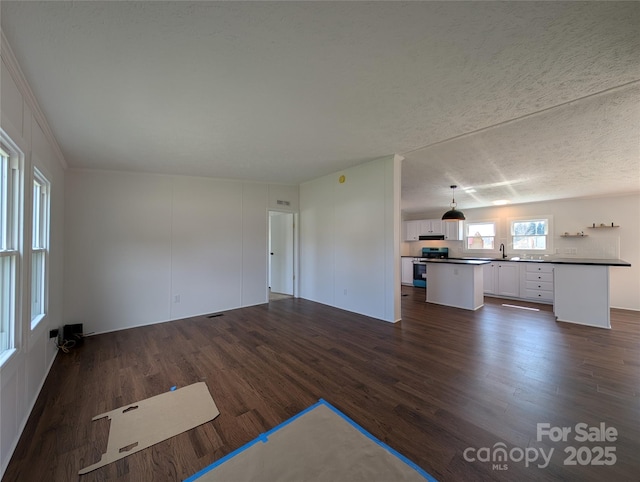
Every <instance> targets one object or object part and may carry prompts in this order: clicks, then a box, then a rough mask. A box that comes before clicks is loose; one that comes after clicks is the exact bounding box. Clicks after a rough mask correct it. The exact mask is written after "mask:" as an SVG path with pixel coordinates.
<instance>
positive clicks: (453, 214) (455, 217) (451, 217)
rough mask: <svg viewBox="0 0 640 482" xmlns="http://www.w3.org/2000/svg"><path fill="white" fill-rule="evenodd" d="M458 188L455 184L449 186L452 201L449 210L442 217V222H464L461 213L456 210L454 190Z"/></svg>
mask: <svg viewBox="0 0 640 482" xmlns="http://www.w3.org/2000/svg"><path fill="white" fill-rule="evenodd" d="M457 187H458V186H456V185H455V184H454V185H453V186H451V192H452V199H451V209H450V210H449V211H447V212H446V213H444V214H443V215H442V220H443V221H464V220H465V217H464V214H462V211H458V210H457V209H456V206H457V205H456V198H455V189H456V188H457Z"/></svg>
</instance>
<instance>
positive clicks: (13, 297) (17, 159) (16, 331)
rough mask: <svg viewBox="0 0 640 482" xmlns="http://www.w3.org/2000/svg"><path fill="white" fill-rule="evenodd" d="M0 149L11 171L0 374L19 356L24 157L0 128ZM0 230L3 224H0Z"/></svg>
mask: <svg viewBox="0 0 640 482" xmlns="http://www.w3.org/2000/svg"><path fill="white" fill-rule="evenodd" d="M0 148H1V149H2V152H3V154H5V155H6V156H5V157H7V158H9V163H10V168H11V169H13V170H15V172H14V173H12V174H13V180H12V183H11V189H9V190H8V191H9V195H10V199H11V206H10V209H9V210H8V212H7V213H5V215H6V216H10V217H11V221H10V225H11V226H12V229H11V233H7V232H6V230H5V233H4V234H7V236H6V238H4V239H5V240H7V239H8V242H7V244H6V245H5V246H0V256H3V257H12V258H13V266H12V271H13V281H14V282H13V284H12V287H11V288H12V289H11V293H10V303H11V306H10V309H9V311H10V319H11V322H10V323H11V324H10V327H9V328H10V332H9V334H8V336H9V340H10V341H9V348H8V349H6V350H4V351H2V352H0V369H2V370H4V369H6V368H7V366H8V365H9V364H8V363H7V362H9V360H11V359H12V358H13V356H14V355H15V354H16V353H18V352H19V350H20V346H21V343H22V322H21V320H22V291H23V287H22V252H23V251H22V250H23V239H24V236H23V235H24V226H23V213H24V196H23V192H24V153H23V151H22V150H21V149H20V148H19V147H18V145H17V144H15V143H14V142H13V141H12V140H11V138H10V137H9V136H8V135H7V134H6V132H5V131H4V129H2V128H0ZM2 225H3V228H2V229H4V225H5V223H4V222H3V223H2Z"/></svg>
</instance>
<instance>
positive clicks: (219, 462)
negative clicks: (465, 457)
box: [184, 398, 438, 482]
mask: <svg viewBox="0 0 640 482" xmlns="http://www.w3.org/2000/svg"><path fill="white" fill-rule="evenodd" d="M320 405H324V406H325V407H327V408H328V409H330V410H331V411H332V412H334V413H335V414H336V415H338V416H339V417H341V418H342V419H343V420H344V421H346V422H347V423H348V424H349V425H351V426H352V427H353V428H355V429H356V430H357V431H358V432H360V433H361V434H362V435H364V436H365V437H367V438H368V439H369V440H371V441H373V442H374V443H376V444H377V445H379V446H380V447H382V448H383V449H385V450H386V451H387V452H389V453H390V454H391V455H394V456H395V457H397V458H399V459H400V460H402V461H403V462H404V463H405V464H407V465H408V466H409V467H411V468H412V469H413V470H415V471H416V472H418V474H420V475H421V476H422V477H424V478H425V479H426V480H428V481H429V482H438V481H437V480H436V479H435V478H434V477H433V476H432V475H430V474H429V473H427V472H426V471H425V470H423V469H422V468H421V467H419V466H418V465H416V464H415V463H413V462H412V461H411V460H409V459H408V458H406V457H405V456H404V455H402V454H400V453H399V452H397V451H396V450H394V449H392V448H391V447H389V446H388V445H387V444H386V443H384V442H382V441H381V440H379V439H377V438H376V437H374V436H373V435H371V434H370V433H369V432H367V431H366V430H365V429H364V428H362V427H361V426H360V425H358V424H357V423H356V422H354V421H353V420H351V419H350V418H349V417H347V416H346V415H345V414H344V413H342V412H341V411H340V410H338V409H337V408H336V407H334V406H333V405H331V404H330V403H329V402H327V401H325V400H323V399H322V398H321V399H320V400H318V402H316V403H314V404H313V405H311V406H310V407H308V408H305V409H304V410H303V411H302V412H300V413H298V414H297V415H294V416H293V417H291V418H289V419H287V420H285V421H284V422H282V423H281V424H279V425H276V426H275V427H273V428H272V429H271V430H269V431H268V432H265V433H262V434H260V435H258V437H256V438H255V439H254V440H252V441H251V442H248V443H246V444H245V445H243V446H242V447H240V448H238V449H236V450H234V451H233V452H231V453H230V454H227V455H225V456H224V457H222V458H221V459H220V460H217V461H215V462H214V463H212V464H211V465H209V466H207V467H205V468H204V469H202V470H200V471H199V472H196V473H195V474H193V475H192V476H191V477H189V478H188V479H185V480H184V482H194V481H195V480H197V479H198V478H199V477H200V476H202V475H204V474H206V473H207V472H209V471H211V470H213V469H215V468H216V467H218V466H219V465H222V464H223V463H225V462H226V461H227V460H229V459H231V458H233V457H235V456H236V455H238V454H239V453H242V452H244V451H245V450H247V449H248V448H250V447H252V446H254V445H255V444H257V443H258V442H262V443H267V442H268V438H269V435H272V434H273V433H275V432H277V431H278V430H280V429H281V428H283V427H286V426H287V425H289V424H290V423H291V422H294V421H295V420H297V419H298V418H300V417H302V416H303V415H304V414H305V413H307V412H310V411H311V410H313V409H314V408H317V407H319V406H320Z"/></svg>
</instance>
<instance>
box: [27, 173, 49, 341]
mask: <svg viewBox="0 0 640 482" xmlns="http://www.w3.org/2000/svg"><path fill="white" fill-rule="evenodd" d="M36 183H38V184H39V185H40V186H41V192H40V196H39V197H40V199H39V200H38V201H37V200H36V199H35V184H36ZM31 189H32V193H31V199H33V205H32V206H31V212H32V220H31V221H32V239H31V245H32V247H31V272H30V277H29V279H30V285H29V286H30V292H31V296H32V297H33V291H34V290H33V283H34V278H33V259H34V256H33V255H34V254H35V253H43V254H44V260H43V271H44V272H43V273H42V279H41V289H40V290H39V292H40V306H41V309H40V312H39V313H36V314H35V315H34V313H33V299H31V309H30V318H31V331H34V330H35V329H36V328H37V327H38V325H39V324H40V322H41V321H42V320H44V319H45V318H46V316H47V313H48V301H49V242H50V241H49V231H50V223H49V220H50V216H51V213H50V210H51V182H50V181H49V179H48V178H47V176H45V175H44V174H43V172H42V170H41V169H38V168H37V167H34V168H33V182H32V183H31ZM36 202H39V205H38V210H37V216H36ZM36 217H37V219H36ZM36 223H37V225H36Z"/></svg>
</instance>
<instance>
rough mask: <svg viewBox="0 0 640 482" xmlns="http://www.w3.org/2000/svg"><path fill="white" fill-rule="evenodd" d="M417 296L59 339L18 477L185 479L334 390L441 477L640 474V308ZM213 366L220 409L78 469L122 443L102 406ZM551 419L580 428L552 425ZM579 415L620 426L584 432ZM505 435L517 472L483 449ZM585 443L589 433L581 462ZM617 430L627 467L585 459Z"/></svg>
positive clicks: (619, 461) (295, 304)
mask: <svg viewBox="0 0 640 482" xmlns="http://www.w3.org/2000/svg"><path fill="white" fill-rule="evenodd" d="M403 294H404V295H405V296H403V298H402V300H403V306H402V317H403V319H402V321H401V322H399V323H397V324H389V323H385V322H381V321H376V320H372V319H370V318H366V317H364V316H360V315H355V314H353V313H348V312H344V311H340V310H337V309H333V308H330V307H327V306H325V305H321V304H317V303H313V302H309V301H305V300H300V299H284V300H279V301H274V302H272V303H270V304H266V305H260V306H255V307H250V308H244V309H238V310H233V311H228V312H225V313H224V316H220V317H214V318H207V317H204V316H203V317H196V318H190V319H187V320H181V321H174V322H169V323H161V324H156V325H153V326H148V327H143V328H135V329H130V330H125V331H120V332H116V333H109V334H104V335H97V336H93V337H90V338H87V339H86V341H85V344H84V346H82V347H80V348H78V349H77V350H75V351H73V352H72V353H69V354H64V353H59V354H58V356H57V359H56V360H55V362H54V365H53V367H52V369H51V372H50V374H49V377H48V378H47V380H46V382H45V385H44V388H43V389H42V392H41V394H40V396H39V398H38V400H37V402H36V405H35V407H34V409H33V412H32V414H31V417H30V418H29V421H28V423H27V426H26V428H25V431H24V433H23V435H22V438H21V439H20V442H19V444H18V446H17V448H16V451H15V453H14V455H13V458H12V460H11V462H10V464H9V467H8V468H7V471H6V473H5V476H4V478H3V480H6V481H20V482H24V481H27V482H29V481H74V480H80V481H82V482H84V481H87V482H88V481H104V480H117V481H132V482H139V481H175V480H181V479H184V478H186V477H188V476H190V475H192V474H193V473H195V472H197V471H198V470H200V469H202V468H203V467H205V466H207V465H209V464H210V463H212V462H213V461H215V460H217V459H219V458H221V457H222V456H224V455H225V454H227V453H229V452H231V451H233V450H235V449H237V448H238V447H240V446H241V445H243V444H245V443H246V442H248V441H250V440H252V439H254V438H255V437H256V436H258V435H259V434H261V433H263V432H265V431H267V430H269V429H271V428H273V427H274V426H276V425H278V424H279V423H281V422H283V421H284V420H286V419H288V418H289V417H291V416H293V415H295V414H296V413H298V412H300V411H301V410H303V409H304V408H306V407H308V406H309V405H311V404H313V403H314V402H316V401H317V400H318V399H319V398H324V399H325V400H327V401H328V402H329V403H331V404H333V405H334V406H336V407H337V408H338V409H340V410H341V411H343V412H344V413H345V414H347V415H348V416H349V417H351V418H352V419H353V420H355V421H356V422H357V423H358V424H360V425H361V426H363V427H364V428H365V429H366V430H368V431H369V432H371V433H372V434H373V435H374V436H376V437H378V438H379V439H381V440H382V441H384V442H386V443H387V444H388V445H390V446H391V447H393V448H394V449H396V450H397V451H398V452H400V453H401V454H403V455H405V456H406V457H408V458H409V459H411V460H412V461H414V462H415V463H416V464H418V465H419V466H420V467H422V468H423V469H424V470H426V471H427V472H429V473H430V474H431V475H433V476H434V477H436V478H437V479H439V480H440V481H476V480H504V481H515V480H518V481H523V480H575V481H591V480H593V481H596V480H597V481H602V480H610V481H631V480H636V481H637V480H640V455H639V454H640V314H639V313H637V312H629V311H622V310H613V311H612V326H613V329H611V330H602V329H597V328H589V327H582V326H578V325H571V324H565V323H557V322H556V321H555V319H554V317H553V314H552V311H551V307H550V306H547V305H535V304H526V303H514V304H519V305H525V306H529V307H535V308H539V310H540V311H531V310H523V309H518V308H511V307H505V306H502V303H513V302H510V301H506V300H500V299H492V298H487V299H486V305H485V306H484V307H483V308H482V309H480V310H478V311H476V312H469V311H465V310H459V309H453V308H446V307H440V306H436V305H431V304H427V303H425V302H424V301H423V300H424V289H422V290H421V289H418V288H412V287H403ZM198 381H206V382H207V384H208V386H209V389H210V391H211V393H212V395H213V398H214V400H215V402H216V404H217V406H218V408H219V409H220V416H218V418H216V419H215V420H213V421H212V422H209V423H207V424H204V425H202V426H200V427H197V428H195V429H193V430H190V431H188V432H185V433H182V434H180V435H178V436H176V437H174V438H171V439H169V440H167V441H165V442H162V443H159V444H157V445H155V446H153V447H151V448H148V449H146V450H143V451H141V452H139V453H136V454H133V455H130V456H128V457H126V458H124V459H122V460H120V461H117V462H115V463H112V464H110V465H108V466H106V467H103V468H101V469H98V470H96V471H94V472H91V473H89V474H87V475H84V476H78V475H77V473H78V470H79V469H81V468H82V467H85V466H87V465H89V464H91V463H94V462H96V461H97V460H99V458H100V455H101V454H102V452H104V450H105V449H106V443H107V437H108V429H109V427H108V425H109V423H108V422H107V421H106V419H104V420H99V421H96V422H92V421H91V418H92V417H93V416H94V415H97V414H100V413H103V412H106V411H108V410H111V409H114V408H117V407H119V406H122V405H125V404H128V403H131V402H134V401H137V400H141V399H144V398H148V397H151V396H154V395H158V394H160V393H163V392H166V391H168V390H169V389H170V387H172V386H174V385H177V386H185V385H188V384H191V383H195V382H198ZM167 416H171V414H167ZM538 423H549V424H550V426H557V427H571V428H572V432H571V433H570V434H569V439H568V441H567V442H553V441H551V440H549V439H548V438H547V437H545V438H544V439H543V440H537V439H538V436H537V424H538ZM578 423H585V424H587V425H588V426H590V427H600V424H601V423H604V424H606V426H607V427H613V428H615V429H616V430H617V433H618V435H617V437H616V440H615V441H608V442H607V441H604V442H576V441H575V440H574V437H575V435H576V433H575V426H576V424H578ZM500 443H502V444H504V446H505V447H506V450H507V451H508V452H509V453H510V455H509V458H508V459H507V461H506V462H504V463H506V464H507V467H506V470H499V469H498V467H495V466H494V465H493V464H492V462H491V461H487V462H484V461H479V460H478V458H481V457H482V454H484V452H486V451H492V450H493V449H494V448H497V447H502V446H503V445H498V446H496V444H500ZM569 446H573V447H575V448H576V449H579V448H580V447H586V448H585V449H580V450H576V451H577V452H579V453H578V457H576V458H575V459H574V460H576V461H577V464H576V465H573V466H571V465H565V464H564V461H565V459H566V458H567V457H568V456H569V455H570V453H565V449H566V448H567V447H569ZM607 446H609V447H613V451H611V449H608V450H607V458H608V460H612V459H611V458H610V456H611V454H612V453H613V454H615V457H616V460H615V463H614V464H613V465H591V464H589V465H581V462H583V463H586V462H588V461H592V460H596V462H597V461H598V460H600V461H603V460H605V459H607V458H604V459H603V458H602V457H599V455H598V449H597V448H596V447H603V450H604V447H607ZM484 447H487V448H488V449H486V450H481V451H480V452H477V449H482V448H484ZM468 448H471V449H472V450H467V449H468ZM527 448H529V455H530V457H531V458H533V450H534V449H535V450H536V454H539V450H540V449H543V450H544V451H545V452H544V453H546V454H548V453H549V450H550V449H553V450H554V453H553V456H552V457H551V461H550V463H549V465H548V466H546V467H545V468H539V467H538V464H542V463H543V461H542V457H541V456H540V455H539V458H538V460H536V461H534V462H532V463H530V464H529V466H528V467H526V466H525V465H526V464H525V461H524V460H521V461H518V460H517V459H518V458H519V454H521V453H523V451H524V450H525V449H527ZM465 450H466V454H467V459H465ZM569 450H571V449H569ZM600 455H602V454H600ZM471 456H475V457H476V460H472V461H468V459H469V458H470V457H471ZM499 465H501V467H500V468H505V467H503V466H502V463H500V464H499ZM265 482H267V481H265Z"/></svg>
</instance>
